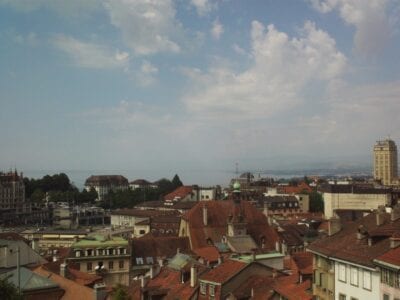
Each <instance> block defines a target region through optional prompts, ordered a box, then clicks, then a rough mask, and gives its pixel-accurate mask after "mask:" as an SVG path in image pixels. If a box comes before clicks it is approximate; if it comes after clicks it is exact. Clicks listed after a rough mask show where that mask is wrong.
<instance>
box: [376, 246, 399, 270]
mask: <svg viewBox="0 0 400 300" xmlns="http://www.w3.org/2000/svg"><path fill="white" fill-rule="evenodd" d="M376 260H377V261H378V263H379V261H381V262H384V263H389V264H391V265H395V266H398V267H399V268H400V247H397V248H394V249H390V250H389V251H387V252H386V253H384V254H382V255H380V256H378V257H377V258H376Z"/></svg>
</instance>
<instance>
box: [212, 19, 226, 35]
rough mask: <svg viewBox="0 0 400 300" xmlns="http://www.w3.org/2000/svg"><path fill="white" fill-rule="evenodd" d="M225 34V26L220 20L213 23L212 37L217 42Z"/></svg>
mask: <svg viewBox="0 0 400 300" xmlns="http://www.w3.org/2000/svg"><path fill="white" fill-rule="evenodd" d="M223 33H224V26H223V25H222V24H221V22H220V21H219V20H218V19H216V20H215V21H214V22H213V26H212V28H211V35H212V37H213V38H214V39H216V40H219V39H220V37H221V35H222V34H223Z"/></svg>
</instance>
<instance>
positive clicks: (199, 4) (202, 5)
mask: <svg viewBox="0 0 400 300" xmlns="http://www.w3.org/2000/svg"><path fill="white" fill-rule="evenodd" d="M191 4H192V5H193V6H194V7H195V8H196V10H197V13H198V14H199V15H200V16H204V15H206V14H208V13H209V12H211V11H212V10H213V9H215V8H216V3H212V0H191Z"/></svg>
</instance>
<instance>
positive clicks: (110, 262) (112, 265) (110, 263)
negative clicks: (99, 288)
mask: <svg viewBox="0 0 400 300" xmlns="http://www.w3.org/2000/svg"><path fill="white" fill-rule="evenodd" d="M108 269H109V270H112V269H114V262H113V261H109V262H108Z"/></svg>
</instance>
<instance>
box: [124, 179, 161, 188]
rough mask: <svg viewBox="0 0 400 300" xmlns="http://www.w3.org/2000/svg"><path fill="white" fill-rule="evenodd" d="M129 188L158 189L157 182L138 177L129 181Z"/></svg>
mask: <svg viewBox="0 0 400 300" xmlns="http://www.w3.org/2000/svg"><path fill="white" fill-rule="evenodd" d="M129 188H130V189H131V190H136V189H156V188H157V184H155V183H151V182H150V181H147V180H146V179H136V180H134V181H131V182H129Z"/></svg>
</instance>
